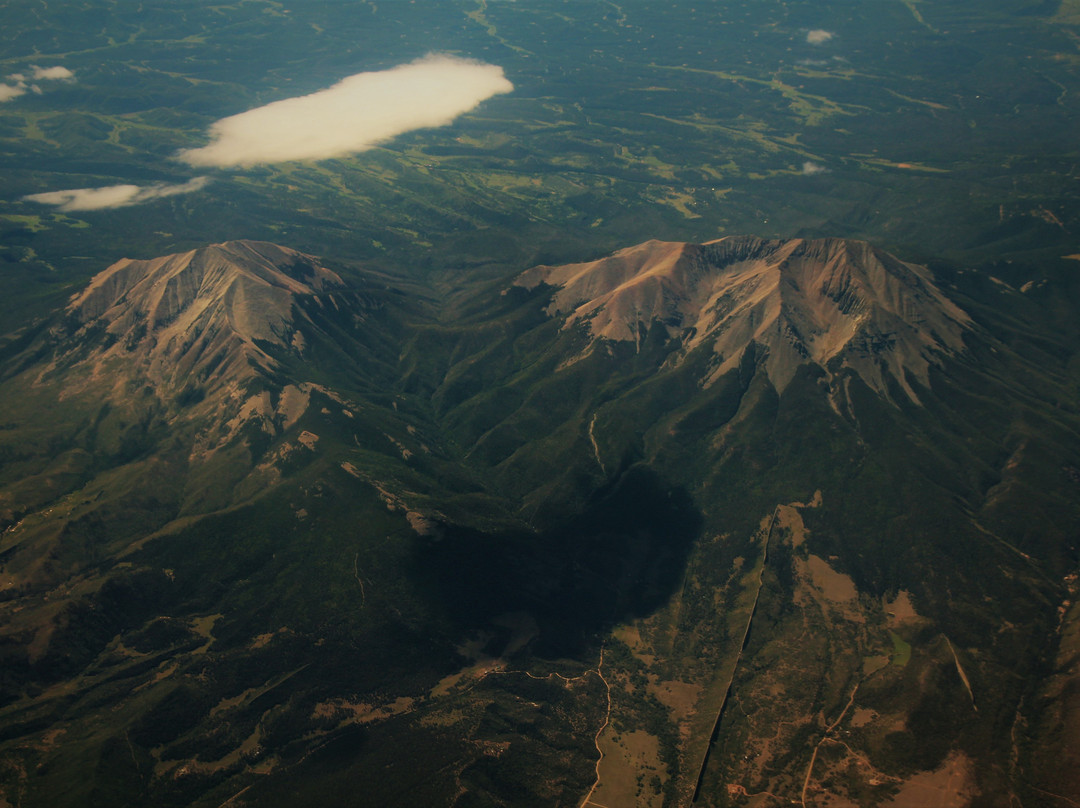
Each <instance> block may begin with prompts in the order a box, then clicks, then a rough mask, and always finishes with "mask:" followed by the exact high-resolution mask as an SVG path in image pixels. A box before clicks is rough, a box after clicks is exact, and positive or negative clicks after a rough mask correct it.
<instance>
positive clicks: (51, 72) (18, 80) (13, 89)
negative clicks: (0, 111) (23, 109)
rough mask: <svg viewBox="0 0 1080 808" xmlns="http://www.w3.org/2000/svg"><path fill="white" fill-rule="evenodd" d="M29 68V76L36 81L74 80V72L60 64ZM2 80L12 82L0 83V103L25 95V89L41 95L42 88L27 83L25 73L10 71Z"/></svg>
mask: <svg viewBox="0 0 1080 808" xmlns="http://www.w3.org/2000/svg"><path fill="white" fill-rule="evenodd" d="M30 69H31V70H32V71H33V75H32V76H31V78H33V79H35V80H38V81H74V80H75V74H74V73H72V72H71V71H70V70H68V69H67V68H66V67H61V66H60V65H55V66H54V67H38V66H37V65H31V67H30ZM4 80H5V81H10V82H13V83H12V84H0V104H2V103H4V102H5V101H10V100H11V99H13V98H18V97H19V96H20V95H25V94H26V91H27V90H29V91H30V92H32V93H35V94H36V95H41V93H42V89H41V88H40V87H39V86H38V85H36V84H27V78H26V74H25V73H12V74H10V75H9V76H8V77H7V78H6V79H4Z"/></svg>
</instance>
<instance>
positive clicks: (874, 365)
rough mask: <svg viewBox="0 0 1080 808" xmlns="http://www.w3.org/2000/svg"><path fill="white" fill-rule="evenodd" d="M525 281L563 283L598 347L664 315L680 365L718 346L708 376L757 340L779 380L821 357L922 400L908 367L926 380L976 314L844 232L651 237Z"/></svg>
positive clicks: (556, 307) (558, 299)
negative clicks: (687, 239) (829, 235)
mask: <svg viewBox="0 0 1080 808" xmlns="http://www.w3.org/2000/svg"><path fill="white" fill-rule="evenodd" d="M515 283H516V284H517V285H519V286H524V287H526V288H535V287H536V286H537V285H539V284H542V283H543V284H547V285H550V286H553V287H556V288H557V291H556V292H555V294H554V297H553V299H552V303H551V305H550V306H549V307H548V313H549V314H551V315H552V316H561V317H564V318H565V320H566V323H565V327H570V326H573V325H575V324H578V323H584V324H586V325H587V327H588V329H589V334H590V335H591V336H592V338H593V339H592V342H591V345H590V349H591V347H592V346H593V345H595V343H596V341H598V340H602V339H606V340H638V339H640V336H641V334H642V333H643V332H644V330H646V329H648V328H649V327H651V326H652V325H653V324H655V323H659V324H661V325H662V326H663V327H665V328H666V329H667V331H668V333H669V335H670V336H671V337H673V338H676V339H678V340H680V342H681V349H680V350H679V351H677V353H676V354H675V355H674V356H673V357H672V359H671V360H670V361H672V362H674V363H676V364H677V363H679V362H681V361H682V360H683V359H684V358H685V356H686V355H687V354H688V353H689V352H690V351H692V350H694V349H696V348H698V347H699V346H702V345H709V346H711V347H712V349H713V352H714V354H715V356H714V359H713V361H712V363H711V365H710V371H709V373H708V374H707V375H706V377H705V378H704V379H703V380H702V381H703V383H704V384H706V385H707V384H709V383H711V382H713V381H715V380H716V379H718V378H719V377H720V376H722V375H724V374H725V373H727V372H728V371H730V370H732V369H734V368H735V367H737V366H738V363H739V362H740V360H741V358H742V356H743V354H744V352H745V351H746V350H747V348H749V347H750V346H751V345H756V346H758V347H760V348H763V349H764V353H765V354H766V359H765V366H766V369H767V371H768V374H769V378H770V380H771V381H772V383H773V385H774V386H775V387H776V389H777V390H778V391H782V390H783V389H784V388H785V387H786V386H787V384H788V383H789V382H790V381H791V379H792V377H793V376H794V375H795V371H796V369H797V368H798V366H799V365H800V364H803V363H807V362H813V363H816V364H818V365H820V366H821V367H823V368H825V369H826V370H827V371H835V370H837V369H839V368H841V367H845V366H846V367H850V368H852V369H853V370H854V371H855V372H856V373H858V374H859V376H860V377H862V379H863V380H864V381H865V382H866V383H867V384H868V385H869V386H870V387H872V388H873V389H875V390H876V391H878V392H879V393H881V394H883V395H888V392H887V388H888V384H887V380H886V375H889V376H891V377H892V378H893V379H894V380H895V381H896V382H897V383H898V384H899V385H900V386H901V387H902V388H903V389H904V391H905V392H906V394H907V395H908V396H909V397H910V398H911V399H912V400H914V401H918V396H917V394H916V392H915V390H914V389H912V387H911V385H910V383H909V381H908V378H909V375H910V376H911V377H913V378H915V379H918V380H919V381H920V382H922V383H924V384H926V383H927V376H928V369H929V366H930V365H931V364H932V363H934V362H935V361H937V359H938V358H939V357H940V356H942V355H946V354H952V353H955V352H957V351H960V350H962V349H963V346H964V340H963V334H964V331H965V330H966V329H967V328H968V327H969V326H970V322H971V321H970V318H969V317H968V316H967V314H965V313H964V312H963V311H962V310H961V309H960V308H959V307H957V306H956V305H955V304H954V303H952V302H951V301H949V300H948V299H947V298H946V297H945V295H944V294H943V293H942V292H941V290H940V289H938V288H937V286H935V285H934V282H933V279H932V277H931V275H930V272H929V271H928V270H926V269H925V268H923V267H919V266H915V265H913V264H907V263H904V262H902V261H900V260H898V259H896V258H894V257H892V256H890V255H888V254H886V253H883V252H881V251H879V250H877V249H875V248H873V247H871V246H870V245H868V244H866V243H863V242H857V241H849V240H843V239H818V240H803V239H793V240H789V241H779V240H766V239H759V238H755V237H748V236H737V237H728V238H723V239H719V240H717V241H712V242H708V243H705V244H684V243H678V242H659V241H649V242H646V243H644V244H639V245H637V246H636V247H630V248H628V249H625V250H620V251H619V252H616V253H614V254H613V255H611V256H608V257H606V258H603V259H600V260H599V261H592V262H589V263H583V264H570V265H566V266H561V267H548V266H541V267H535V268H533V269H530V270H528V271H527V272H525V273H524V274H523V275H521V276H520V277H519V278H518V279H517V281H516V282H515Z"/></svg>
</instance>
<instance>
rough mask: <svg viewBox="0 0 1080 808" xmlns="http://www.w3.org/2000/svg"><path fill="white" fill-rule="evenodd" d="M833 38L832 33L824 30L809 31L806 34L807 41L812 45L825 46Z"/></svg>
mask: <svg viewBox="0 0 1080 808" xmlns="http://www.w3.org/2000/svg"><path fill="white" fill-rule="evenodd" d="M832 38H833V33H832V31H826V30H824V29H823V28H815V29H814V30H813V31H807V33H806V41H807V42H809V43H810V44H811V45H824V44H825V43H826V42H828V41H829V40H830V39H832Z"/></svg>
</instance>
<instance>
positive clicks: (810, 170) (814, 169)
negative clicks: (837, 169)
mask: <svg viewBox="0 0 1080 808" xmlns="http://www.w3.org/2000/svg"><path fill="white" fill-rule="evenodd" d="M828 171H829V169H827V168H825V166H823V165H820V164H818V163H812V162H810V161H809V160H807V161H806V162H805V163H803V164H802V173H803V174H806V175H807V176H810V175H812V174H826V173H828Z"/></svg>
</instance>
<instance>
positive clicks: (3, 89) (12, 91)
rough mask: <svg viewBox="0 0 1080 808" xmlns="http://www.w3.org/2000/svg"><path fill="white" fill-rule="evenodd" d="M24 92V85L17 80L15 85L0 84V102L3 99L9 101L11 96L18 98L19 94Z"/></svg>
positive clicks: (0, 102)
mask: <svg viewBox="0 0 1080 808" xmlns="http://www.w3.org/2000/svg"><path fill="white" fill-rule="evenodd" d="M25 92H26V85H25V84H23V83H22V82H19V83H18V84H16V85H14V86H13V85H11V84H0V104H2V103H4V102H5V101H10V100H11V99H12V98H18V97H19V96H20V95H22V94H23V93H25Z"/></svg>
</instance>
